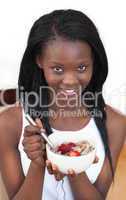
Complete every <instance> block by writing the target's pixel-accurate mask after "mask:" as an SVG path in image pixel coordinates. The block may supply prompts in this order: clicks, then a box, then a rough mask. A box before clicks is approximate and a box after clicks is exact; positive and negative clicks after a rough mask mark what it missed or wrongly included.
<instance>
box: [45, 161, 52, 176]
mask: <svg viewBox="0 0 126 200" xmlns="http://www.w3.org/2000/svg"><path fill="white" fill-rule="evenodd" d="M46 166H47V169H48V172H49V174H53V169H52V164H51V161H50V160H46Z"/></svg>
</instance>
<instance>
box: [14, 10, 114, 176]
mask: <svg viewBox="0 0 126 200" xmlns="http://www.w3.org/2000/svg"><path fill="white" fill-rule="evenodd" d="M57 36H60V37H61V38H65V39H67V40H70V41H76V40H78V41H84V42H87V43H88V44H89V45H90V47H91V48H92V52H93V55H94V65H93V75H92V78H91V81H90V83H89V85H88V86H87V88H86V89H85V90H84V91H83V92H82V95H83V94H84V93H85V92H86V91H90V92H92V93H93V94H96V93H100V95H99V98H98V103H97V105H95V101H94V100H91V102H89V100H87V101H88V102H87V103H92V105H93V106H92V107H90V108H89V110H90V111H93V110H94V109H95V110H96V111H101V113H102V116H100V117H99V116H94V120H95V123H96V126H97V128H98V129H99V131H100V135H101V138H102V141H103V144H104V148H105V153H106V155H107V157H108V159H109V163H110V167H111V171H112V176H113V174H114V172H113V166H112V156H111V151H110V148H109V140H108V133H107V128H106V112H105V102H104V98H103V95H102V88H103V84H104V82H105V80H106V77H107V74H108V61H107V56H106V53H105V49H104V46H103V44H102V41H101V39H100V36H99V33H98V30H97V28H96V26H95V25H94V23H93V22H92V21H91V19H89V18H88V17H87V16H86V15H85V14H84V13H82V12H80V11H76V10H71V9H68V10H55V11H53V12H51V13H49V14H46V15H43V16H42V17H40V18H39V19H38V20H37V21H36V22H35V23H34V24H33V26H32V28H31V31H30V34H29V38H28V43H27V47H26V50H25V53H24V55H23V59H22V62H21V66H20V73H19V80H18V89H19V99H21V98H23V100H24V96H25V95H24V96H23V97H22V96H21V91H20V88H21V87H23V88H24V92H28V93H29V92H31V91H34V92H36V93H37V94H38V95H39V88H40V86H48V84H47V82H46V80H45V77H44V73H43V71H42V70H41V69H40V68H39V67H38V66H37V64H36V60H35V58H36V56H37V55H39V54H41V53H42V51H43V50H44V46H45V44H46V43H47V42H48V41H50V40H56V38H57ZM48 100H49V94H48V90H44V91H43V95H42V100H41V101H42V102H43V103H45V104H46V105H48ZM29 102H30V103H31V104H32V103H33V102H34V99H33V97H32V96H30V98H29ZM30 109H31V108H30V106H29V105H28V112H29V113H30ZM34 110H36V111H40V110H41V112H42V113H43V112H45V111H48V107H40V102H38V104H37V105H35V106H34ZM31 115H32V114H31ZM32 117H33V118H34V116H32ZM41 120H42V121H43V125H44V128H45V129H46V132H47V134H48V135H49V134H51V133H52V129H51V126H50V124H49V118H48V116H45V115H42V119H41Z"/></svg>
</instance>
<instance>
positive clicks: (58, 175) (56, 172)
mask: <svg viewBox="0 0 126 200" xmlns="http://www.w3.org/2000/svg"><path fill="white" fill-rule="evenodd" d="M52 169H53V174H54V176H55V179H56V180H57V181H60V180H62V179H63V178H64V174H63V173H61V172H60V171H59V169H58V166H57V165H55V164H52Z"/></svg>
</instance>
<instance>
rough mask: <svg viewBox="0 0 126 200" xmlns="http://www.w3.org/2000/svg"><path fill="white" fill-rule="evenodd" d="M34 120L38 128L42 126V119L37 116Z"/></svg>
mask: <svg viewBox="0 0 126 200" xmlns="http://www.w3.org/2000/svg"><path fill="white" fill-rule="evenodd" d="M35 122H36V124H37V126H38V127H39V128H43V124H42V121H41V120H40V119H39V118H36V119H35Z"/></svg>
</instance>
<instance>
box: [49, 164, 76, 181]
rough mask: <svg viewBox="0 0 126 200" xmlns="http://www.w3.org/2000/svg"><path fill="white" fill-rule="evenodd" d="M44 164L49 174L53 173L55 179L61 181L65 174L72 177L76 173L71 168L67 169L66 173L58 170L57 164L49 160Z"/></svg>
mask: <svg viewBox="0 0 126 200" xmlns="http://www.w3.org/2000/svg"><path fill="white" fill-rule="evenodd" d="M46 166H47V170H48V172H49V174H51V175H54V176H55V179H56V180H57V181H61V180H62V179H63V178H64V177H65V176H70V177H74V176H76V175H77V174H76V173H75V172H74V170H73V169H69V170H68V174H64V173H62V172H60V171H59V169H58V166H57V165H55V164H53V163H51V161H49V160H46Z"/></svg>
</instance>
